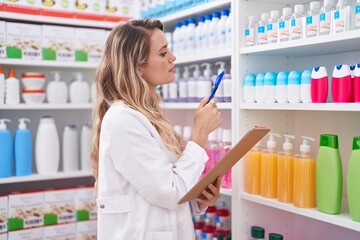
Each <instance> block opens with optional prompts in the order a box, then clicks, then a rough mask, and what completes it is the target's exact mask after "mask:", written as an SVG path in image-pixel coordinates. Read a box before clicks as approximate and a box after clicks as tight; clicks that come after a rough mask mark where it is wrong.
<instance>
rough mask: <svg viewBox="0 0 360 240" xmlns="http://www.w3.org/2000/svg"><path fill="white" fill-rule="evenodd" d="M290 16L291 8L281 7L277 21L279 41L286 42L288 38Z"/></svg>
mask: <svg viewBox="0 0 360 240" xmlns="http://www.w3.org/2000/svg"><path fill="white" fill-rule="evenodd" d="M290 18H291V8H288V7H286V8H283V15H282V16H281V18H280V20H279V23H278V34H279V36H278V39H279V42H286V41H289V39H290Z"/></svg>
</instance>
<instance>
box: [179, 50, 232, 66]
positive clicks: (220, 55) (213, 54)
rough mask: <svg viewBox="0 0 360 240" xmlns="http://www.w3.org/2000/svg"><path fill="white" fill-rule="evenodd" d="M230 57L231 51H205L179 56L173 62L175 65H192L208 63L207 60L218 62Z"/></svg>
mask: <svg viewBox="0 0 360 240" xmlns="http://www.w3.org/2000/svg"><path fill="white" fill-rule="evenodd" d="M230 57H231V50H230V49H225V50H219V51H206V52H203V53H194V54H187V55H186V56H179V57H177V59H176V60H175V64H184V63H192V62H200V61H201V62H202V61H209V60H217V61H220V60H222V59H225V58H229V59H230Z"/></svg>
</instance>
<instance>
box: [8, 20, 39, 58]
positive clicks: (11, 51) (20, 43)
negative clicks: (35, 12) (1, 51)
mask: <svg viewBox="0 0 360 240" xmlns="http://www.w3.org/2000/svg"><path fill="white" fill-rule="evenodd" d="M6 43H7V47H6V53H7V58H17V59H24V60H41V59H42V49H41V25H35V24H24V23H13V22H6Z"/></svg>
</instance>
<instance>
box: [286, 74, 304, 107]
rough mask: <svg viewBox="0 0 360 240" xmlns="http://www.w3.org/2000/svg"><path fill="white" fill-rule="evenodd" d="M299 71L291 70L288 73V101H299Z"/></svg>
mask: <svg viewBox="0 0 360 240" xmlns="http://www.w3.org/2000/svg"><path fill="white" fill-rule="evenodd" d="M300 89H301V72H300V71H298V70H293V71H291V72H290V73H289V76H288V84H287V99H288V101H289V103H299V102H301V97H300V96H301V93H300Z"/></svg>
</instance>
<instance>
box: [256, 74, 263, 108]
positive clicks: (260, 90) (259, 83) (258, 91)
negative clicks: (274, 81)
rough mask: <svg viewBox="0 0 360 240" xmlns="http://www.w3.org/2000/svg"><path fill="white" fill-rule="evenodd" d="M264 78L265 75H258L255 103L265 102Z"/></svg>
mask: <svg viewBox="0 0 360 240" xmlns="http://www.w3.org/2000/svg"><path fill="white" fill-rule="evenodd" d="M264 77H265V73H258V74H257V75H256V79H255V102H256V103H263V102H264V95H263V94H264Z"/></svg>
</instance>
